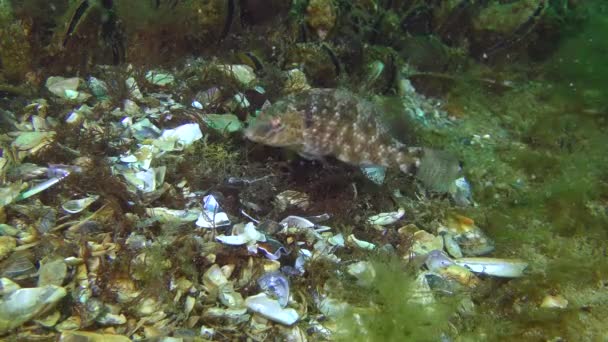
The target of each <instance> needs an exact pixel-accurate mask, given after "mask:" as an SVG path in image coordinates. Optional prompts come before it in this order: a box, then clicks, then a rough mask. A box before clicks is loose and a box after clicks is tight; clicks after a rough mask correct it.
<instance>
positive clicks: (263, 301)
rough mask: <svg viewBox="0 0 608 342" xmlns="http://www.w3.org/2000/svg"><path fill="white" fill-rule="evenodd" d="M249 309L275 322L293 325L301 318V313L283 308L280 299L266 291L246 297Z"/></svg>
mask: <svg viewBox="0 0 608 342" xmlns="http://www.w3.org/2000/svg"><path fill="white" fill-rule="evenodd" d="M245 305H246V306H247V309H249V310H250V311H252V312H255V313H257V314H259V315H261V316H263V317H265V318H267V319H269V320H271V321H273V322H277V323H281V324H284V325H292V324H294V323H295V322H297V321H298V319H300V315H298V312H297V311H296V310H294V309H291V308H287V309H283V308H282V307H281V304H279V301H278V300H276V299H272V298H270V297H268V296H267V295H266V294H265V293H260V294H257V295H255V296H251V297H247V299H245Z"/></svg>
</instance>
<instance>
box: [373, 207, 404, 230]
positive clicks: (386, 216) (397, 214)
mask: <svg viewBox="0 0 608 342" xmlns="http://www.w3.org/2000/svg"><path fill="white" fill-rule="evenodd" d="M404 214H405V209H403V208H399V210H397V211H393V212H389V213H380V214H377V215H374V216H370V217H369V218H368V219H367V222H368V223H370V224H375V225H378V226H386V225H389V224H393V223H395V222H397V221H399V220H400V219H401V218H402V217H403V215H404Z"/></svg>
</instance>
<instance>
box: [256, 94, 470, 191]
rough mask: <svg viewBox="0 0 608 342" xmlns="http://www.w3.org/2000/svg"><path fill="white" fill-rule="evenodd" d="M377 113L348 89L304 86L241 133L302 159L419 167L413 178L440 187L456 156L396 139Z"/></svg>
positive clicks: (452, 172) (450, 176)
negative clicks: (324, 158)
mask: <svg viewBox="0 0 608 342" xmlns="http://www.w3.org/2000/svg"><path fill="white" fill-rule="evenodd" d="M381 114H382V113H381V109H380V108H379V107H378V106H376V105H374V104H373V103H371V102H369V101H366V100H363V99H361V98H360V97H358V96H357V95H356V94H353V93H351V92H349V91H346V90H342V89H310V90H306V91H303V92H300V93H297V94H292V95H289V96H287V97H285V98H283V99H281V100H279V101H277V102H276V103H274V104H272V105H270V106H269V107H267V108H265V109H263V110H262V113H261V114H260V115H259V117H258V118H257V120H256V121H255V122H254V123H253V124H252V125H250V126H249V127H248V128H247V129H246V130H245V136H246V137H247V138H248V139H250V140H252V141H255V142H258V143H261V144H265V145H269V146H275V147H285V148H289V149H292V150H294V151H296V152H298V153H299V154H300V155H301V156H303V157H304V158H307V159H321V158H323V157H325V156H333V157H335V158H337V159H338V160H341V161H343V162H346V163H349V164H352V165H359V166H373V165H378V166H384V167H391V168H399V169H400V170H401V171H403V172H406V173H411V174H413V173H415V172H416V171H419V172H418V174H417V177H418V178H419V179H420V180H421V181H423V182H424V183H425V185H427V187H430V188H432V190H436V191H442V192H443V191H446V189H447V184H448V183H451V182H453V181H454V180H455V179H456V178H457V177H456V176H457V175H458V173H459V171H460V166H459V164H458V160H457V159H456V158H453V157H452V156H449V155H448V154H447V153H443V152H441V151H435V150H431V149H425V148H420V147H409V146H406V145H405V144H403V143H401V142H399V141H397V140H396V139H394V138H393V137H392V136H391V135H390V134H389V132H388V129H387V128H386V127H385V126H384V125H383V124H382V123H381V122H380V121H379V117H381V116H382V115H381ZM421 172H422V173H421Z"/></svg>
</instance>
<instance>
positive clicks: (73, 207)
mask: <svg viewBox="0 0 608 342" xmlns="http://www.w3.org/2000/svg"><path fill="white" fill-rule="evenodd" d="M98 198H99V196H98V195H95V196H89V197H85V198H80V199H75V200H70V201H67V202H65V203H63V204H62V205H61V208H63V210H65V211H66V212H67V213H69V214H77V213H79V212H81V211H83V210H85V209H86V208H87V207H88V206H90V205H91V204H92V203H93V202H95V201H96V200H97V199H98Z"/></svg>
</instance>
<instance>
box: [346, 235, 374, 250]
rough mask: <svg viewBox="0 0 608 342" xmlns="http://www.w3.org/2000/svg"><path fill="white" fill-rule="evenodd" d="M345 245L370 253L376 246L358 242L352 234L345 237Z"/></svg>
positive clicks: (361, 241)
mask: <svg viewBox="0 0 608 342" xmlns="http://www.w3.org/2000/svg"><path fill="white" fill-rule="evenodd" d="M346 243H348V244H349V245H350V246H353V247H357V248H360V249H366V250H370V251H371V250H373V249H375V248H376V245H374V244H373V243H371V242H367V241H363V240H359V239H357V238H356V237H355V235H354V234H350V235H349V236H347V237H346Z"/></svg>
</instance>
